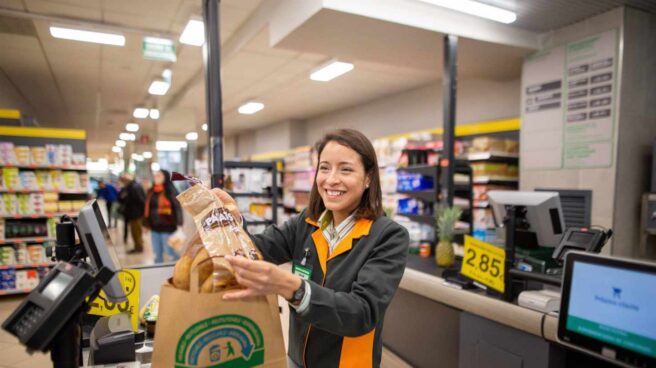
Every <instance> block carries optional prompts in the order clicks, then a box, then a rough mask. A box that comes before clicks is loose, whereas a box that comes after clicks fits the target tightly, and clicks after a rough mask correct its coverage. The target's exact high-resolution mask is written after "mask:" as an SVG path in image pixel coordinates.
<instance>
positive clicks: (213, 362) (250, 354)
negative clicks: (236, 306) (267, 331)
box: [175, 314, 264, 368]
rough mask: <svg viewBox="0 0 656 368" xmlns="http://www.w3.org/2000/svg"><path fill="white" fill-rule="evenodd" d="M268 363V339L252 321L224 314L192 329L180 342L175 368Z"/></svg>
mask: <svg viewBox="0 0 656 368" xmlns="http://www.w3.org/2000/svg"><path fill="white" fill-rule="evenodd" d="M263 363H264V336H262V331H261V330H260V327H259V326H258V325H257V324H255V322H253V321H252V320H251V319H250V318H247V317H244V316H240V315H238V314H224V315H220V316H215V317H212V318H208V319H204V320H202V321H199V322H196V323H194V324H193V325H191V326H190V327H189V328H188V329H187V330H186V331H185V332H184V333H183V334H182V337H181V338H180V340H179V341H178V347H177V348H176V351H175V366H176V367H178V368H182V367H185V368H188V367H221V368H241V367H254V366H257V365H260V364H263Z"/></svg>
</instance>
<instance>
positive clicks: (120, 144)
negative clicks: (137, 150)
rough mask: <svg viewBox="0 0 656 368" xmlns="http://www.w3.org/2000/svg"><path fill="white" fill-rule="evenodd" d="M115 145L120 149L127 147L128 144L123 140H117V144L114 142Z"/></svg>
mask: <svg viewBox="0 0 656 368" xmlns="http://www.w3.org/2000/svg"><path fill="white" fill-rule="evenodd" d="M114 144H115V145H116V146H118V147H125V145H126V144H127V143H125V141H122V140H120V139H119V140H117V141H116V142H114Z"/></svg>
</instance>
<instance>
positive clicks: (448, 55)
mask: <svg viewBox="0 0 656 368" xmlns="http://www.w3.org/2000/svg"><path fill="white" fill-rule="evenodd" d="M457 53H458V37H456V36H452V35H446V36H444V73H442V91H443V97H442V99H443V105H444V114H443V117H444V119H443V120H444V121H443V126H444V135H443V140H444V145H443V151H442V159H441V160H440V166H441V167H442V177H441V180H442V200H446V203H447V206H449V207H453V192H454V188H453V175H454V169H455V157H454V152H453V150H454V147H455V127H456V81H457V65H456V55H457Z"/></svg>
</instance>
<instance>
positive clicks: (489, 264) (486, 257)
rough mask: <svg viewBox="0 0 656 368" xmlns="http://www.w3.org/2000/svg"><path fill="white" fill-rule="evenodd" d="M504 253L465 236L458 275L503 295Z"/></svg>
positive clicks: (490, 245) (492, 246)
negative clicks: (463, 253)
mask: <svg viewBox="0 0 656 368" xmlns="http://www.w3.org/2000/svg"><path fill="white" fill-rule="evenodd" d="M505 261H506V251H505V250H504V249H502V248H499V247H495V246H494V245H492V244H488V243H486V242H484V241H481V240H478V239H475V238H472V237H471V236H465V255H464V257H463V259H462V267H461V269H460V273H461V274H463V275H464V276H467V277H469V278H470V279H472V280H474V281H477V282H479V283H481V284H483V285H485V286H488V287H490V288H492V289H495V290H497V291H499V292H502V293H503V290H504V280H503V277H504V272H503V271H504V263H505Z"/></svg>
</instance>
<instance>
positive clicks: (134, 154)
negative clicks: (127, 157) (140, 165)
mask: <svg viewBox="0 0 656 368" xmlns="http://www.w3.org/2000/svg"><path fill="white" fill-rule="evenodd" d="M131 157H132V159H133V160H135V161H143V160H144V158H143V156H141V155H138V154H136V153H133V154H132V156H131Z"/></svg>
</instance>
